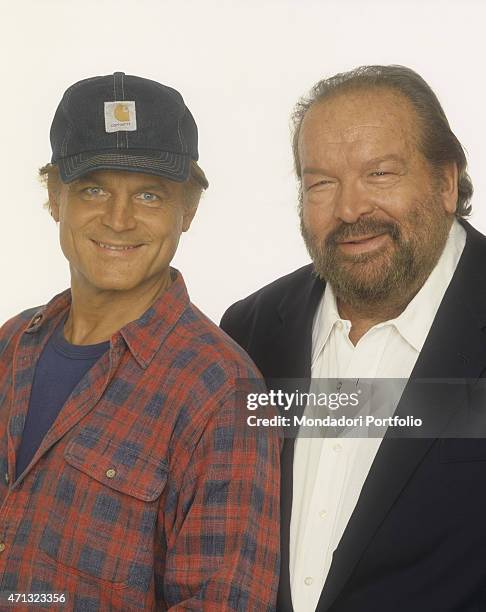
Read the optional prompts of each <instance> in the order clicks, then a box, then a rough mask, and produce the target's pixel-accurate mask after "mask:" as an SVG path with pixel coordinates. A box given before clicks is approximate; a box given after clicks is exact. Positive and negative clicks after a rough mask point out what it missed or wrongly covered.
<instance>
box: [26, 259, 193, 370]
mask: <svg viewBox="0 0 486 612" xmlns="http://www.w3.org/2000/svg"><path fill="white" fill-rule="evenodd" d="M170 271H171V277H172V283H171V285H170V286H169V287H168V288H167V289H166V290H165V291H163V292H162V293H161V295H160V296H159V297H158V298H157V299H156V300H155V302H154V303H153V304H152V305H151V306H150V308H148V309H147V310H146V311H145V312H144V313H143V314H142V316H141V317H139V318H138V319H137V320H135V321H131V322H130V323H127V325H125V326H124V327H122V328H121V329H120V330H119V331H118V332H117V333H116V334H114V335H113V336H112V338H111V346H112V347H113V346H114V345H116V344H119V343H120V341H124V342H125V343H126V345H127V346H128V348H129V350H130V352H131V353H132V355H133V357H134V358H135V360H136V361H137V362H138V364H139V365H140V366H141V367H142V368H146V367H147V366H148V365H149V364H150V362H151V361H152V359H153V358H154V356H155V354H156V353H157V351H158V350H159V349H160V347H161V345H162V343H163V342H164V340H165V339H166V338H167V336H168V335H169V334H170V332H171V331H172V329H173V328H174V327H175V325H176V324H177V322H178V321H179V320H180V319H181V318H182V317H184V316H185V317H190V316H191V313H190V310H189V309H188V306H189V305H190V301H189V295H188V293H187V289H186V285H185V283H184V279H183V278H182V274H181V273H180V272H179V271H178V270H176V269H175V268H171V269H170ZM70 306H71V291H70V289H68V290H66V291H64V292H62V293H60V294H59V295H56V296H55V297H54V298H53V299H52V300H51V301H50V302H49V303H48V304H46V305H45V306H43V307H42V308H40V309H39V310H38V311H37V312H36V313H35V314H34V316H33V317H32V319H31V320H30V323H29V324H28V325H27V328H26V329H25V331H26V333H35V332H37V331H38V330H39V329H41V328H44V326H52V327H54V328H55V326H56V325H57V323H58V322H59V320H60V318H61V316H62V314H65V313H66V312H67V311H68V309H69V308H70Z"/></svg>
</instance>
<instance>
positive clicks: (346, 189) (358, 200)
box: [334, 180, 376, 223]
mask: <svg viewBox="0 0 486 612" xmlns="http://www.w3.org/2000/svg"><path fill="white" fill-rule="evenodd" d="M375 208H376V205H375V204H374V203H373V202H372V201H371V199H370V197H369V195H368V194H367V193H366V191H365V190H364V189H363V188H361V187H360V185H359V183H358V182H356V181H351V180H349V181H342V182H341V183H340V185H339V188H338V190H337V193H336V197H335V201H334V216H335V217H336V218H337V219H341V221H344V222H345V223H356V221H357V220H358V219H359V218H360V217H361V216H362V215H366V214H369V213H371V212H372V211H373V210H374V209H375Z"/></svg>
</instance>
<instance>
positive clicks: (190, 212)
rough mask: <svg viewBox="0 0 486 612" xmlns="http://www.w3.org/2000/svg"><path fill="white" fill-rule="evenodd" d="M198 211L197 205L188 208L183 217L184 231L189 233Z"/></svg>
mask: <svg viewBox="0 0 486 612" xmlns="http://www.w3.org/2000/svg"><path fill="white" fill-rule="evenodd" d="M196 211H197V203H196V204H191V205H190V206H187V208H186V209H185V210H184V213H183V216H182V231H183V232H187V230H188V229H189V228H190V227H191V223H192V220H193V219H194V215H195V214H196Z"/></svg>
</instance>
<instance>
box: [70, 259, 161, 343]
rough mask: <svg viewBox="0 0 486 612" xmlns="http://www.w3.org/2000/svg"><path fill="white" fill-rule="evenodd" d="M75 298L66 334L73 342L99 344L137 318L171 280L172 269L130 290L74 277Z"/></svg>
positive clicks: (73, 290) (72, 291)
mask: <svg viewBox="0 0 486 612" xmlns="http://www.w3.org/2000/svg"><path fill="white" fill-rule="evenodd" d="M71 281H72V282H71V295H72V302H71V308H70V311H69V315H68V318H67V321H66V323H65V325H64V337H65V338H66V340H67V341H68V342H70V343H71V344H79V345H83V344H98V343H100V342H105V341H106V340H109V339H110V338H111V337H112V336H113V334H115V333H116V332H117V331H119V330H120V329H121V328H122V327H124V326H125V325H127V324H128V323H130V322H131V321H135V320H136V319H138V318H139V317H141V316H142V314H143V313H144V312H145V311H146V310H147V309H148V308H149V307H150V306H151V305H152V304H153V303H154V301H155V300H156V299H157V297H158V296H159V295H160V294H161V293H162V292H163V291H164V290H165V289H167V288H168V287H169V285H170V284H171V279H170V272H169V270H168V271H167V275H166V276H164V277H163V278H159V279H157V282H153V283H152V284H151V285H149V286H144V287H143V288H138V287H137V288H136V289H135V290H129V291H116V290H113V291H103V290H100V289H96V288H94V287H92V286H86V283H84V282H83V281H82V280H78V279H76V278H74V277H73V276H72V277H71Z"/></svg>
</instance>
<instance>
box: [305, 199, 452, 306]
mask: <svg viewBox="0 0 486 612" xmlns="http://www.w3.org/2000/svg"><path fill="white" fill-rule="evenodd" d="M442 211H443V208H442V206H441V202H440V201H439V197H438V195H437V194H433V195H431V196H430V197H429V198H427V199H426V200H425V201H423V202H421V203H418V204H417V205H416V206H415V207H414V209H413V210H412V211H410V213H409V214H408V215H407V217H406V219H404V222H403V224H404V225H407V226H408V227H409V236H408V237H407V238H406V237H405V236H404V233H403V231H402V229H401V224H398V223H396V222H394V221H388V220H387V221H382V220H381V221H380V220H379V219H375V218H373V217H361V218H360V219H358V221H357V222H356V223H341V224H340V225H339V226H338V227H337V228H336V229H335V230H334V231H333V232H332V233H331V234H329V235H328V236H327V238H326V239H325V240H324V241H321V242H319V240H318V238H317V237H316V236H315V235H313V234H311V233H310V232H309V230H308V229H307V228H306V227H305V225H304V220H303V214H302V210H301V214H300V222H301V232H302V236H303V238H304V241H305V244H306V246H307V250H308V252H309V254H310V256H311V259H312V261H313V262H314V267H315V270H316V273H317V274H318V275H319V277H320V278H321V279H322V280H324V281H326V282H328V283H329V284H330V285H331V286H332V289H333V291H334V294H335V295H336V297H337V298H338V299H339V300H341V301H343V302H344V303H346V304H349V305H350V306H352V307H355V308H366V307H374V306H378V305H380V306H384V305H385V304H386V303H388V304H390V305H391V303H394V304H396V305H403V306H405V305H406V304H407V303H408V302H409V301H410V300H411V299H412V298H413V296H414V295H415V293H416V292H417V291H418V290H419V289H420V287H421V286H422V285H423V283H424V282H425V280H426V279H427V278H428V276H429V274H430V273H431V272H432V270H433V268H434V267H435V265H436V263H437V261H438V260H439V257H440V255H441V253H442V251H443V249H444V246H445V243H446V240H447V236H448V233H449V229H450V226H451V216H450V215H447V214H446V213H445V212H442ZM383 233H386V234H387V235H388V237H389V240H387V244H386V245H385V246H383V247H381V248H378V249H375V250H373V251H371V252H369V253H360V254H355V255H351V254H346V253H343V252H342V251H341V250H340V247H339V241H343V240H346V239H349V238H352V237H353V238H358V237H359V236H365V235H368V234H372V235H378V234H383Z"/></svg>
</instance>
